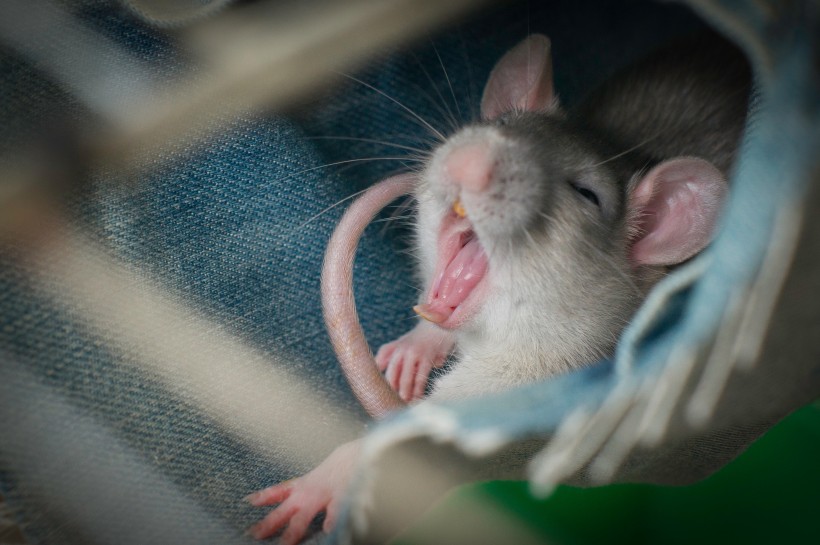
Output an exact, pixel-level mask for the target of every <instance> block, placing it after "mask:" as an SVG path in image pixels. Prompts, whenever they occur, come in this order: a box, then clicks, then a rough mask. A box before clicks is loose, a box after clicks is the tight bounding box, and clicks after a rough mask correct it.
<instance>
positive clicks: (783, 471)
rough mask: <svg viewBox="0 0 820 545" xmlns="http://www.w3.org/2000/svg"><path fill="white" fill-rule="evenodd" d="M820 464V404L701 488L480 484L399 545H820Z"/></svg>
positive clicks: (461, 492)
mask: <svg viewBox="0 0 820 545" xmlns="http://www.w3.org/2000/svg"><path fill="white" fill-rule="evenodd" d="M819 461H820V402H819V403H814V404H812V405H809V406H807V407H804V408H803V409H801V410H799V411H797V412H795V413H793V414H792V415H790V416H789V417H787V418H786V419H784V420H783V421H782V422H780V423H779V424H778V425H777V426H775V427H774V428H773V429H771V430H770V431H769V432H768V433H767V434H766V435H765V436H763V437H762V438H761V439H759V440H758V441H757V442H755V443H754V444H753V445H751V447H749V449H748V450H747V451H746V452H745V453H743V454H742V455H741V456H739V457H738V458H737V459H736V460H734V461H733V462H732V463H730V464H728V465H727V466H726V467H724V468H723V469H721V470H720V471H718V472H717V473H715V474H714V475H712V476H711V477H709V478H707V479H705V480H703V481H701V482H699V483H696V484H694V485H690V486H684V487H670V486H655V485H637V484H621V485H609V486H603V487H597V488H586V489H582V488H573V487H568V486H562V487H560V488H559V489H558V490H556V492H555V493H554V494H553V495H552V496H551V497H550V498H548V499H546V500H537V499H535V498H533V497H532V496H531V495H530V494H529V491H528V487H527V483H526V482H517V481H516V482H512V481H492V482H488V483H480V484H473V485H468V486H463V487H460V488H458V489H457V490H455V491H454V492H453V493H451V494H450V495H449V496H448V497H447V498H446V499H445V500H443V502H442V503H441V504H439V505H437V506H436V508H435V509H433V510H432V511H431V512H430V513H429V514H428V515H427V516H426V517H425V518H424V519H423V520H422V521H420V522H419V524H418V525H416V526H415V527H414V528H412V529H411V530H409V531H408V532H406V533H405V534H404V535H402V536H401V537H400V538H398V539H396V540H394V542H393V543H394V545H421V544H429V543H471V544H472V543H500V544H504V543H512V544H516V545H518V544H519V543H551V544H561V545H574V544H597V543H606V544H607V545H614V544H620V543H625V544H630V545H633V544H643V543H646V544H678V543H680V544H687V545H688V544H693V543H696V544H699V545H700V544H707V543H719V544H733V543H743V544H744V545H749V544H756V543H760V544H763V543H765V544H780V543H784V544H789V545H794V544H802V543H806V544H820V467H819V466H818V462H819Z"/></svg>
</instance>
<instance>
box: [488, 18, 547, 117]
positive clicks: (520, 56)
mask: <svg viewBox="0 0 820 545" xmlns="http://www.w3.org/2000/svg"><path fill="white" fill-rule="evenodd" d="M554 98H555V96H554V93H553V87H552V61H551V59H550V40H549V38H547V37H546V36H544V35H543V34H533V35H532V36H529V37H528V38H526V39H525V40H524V41H522V42H521V43H519V44H518V45H516V46H515V47H514V48H512V49H511V50H509V51H508V52H507V53H506V54H505V55H504V56H503V57H501V60H499V61H498V63H497V64H496V65H495V68H493V71H492V72H491V73H490V78H489V80H488V81H487V85H486V86H485V87H484V95H483V96H482V97H481V116H482V117H483V118H484V119H495V118H496V117H498V116H500V115H501V114H503V113H505V112H509V111H512V110H523V111H535V110H547V109H549V108H551V107H553V106H554Z"/></svg>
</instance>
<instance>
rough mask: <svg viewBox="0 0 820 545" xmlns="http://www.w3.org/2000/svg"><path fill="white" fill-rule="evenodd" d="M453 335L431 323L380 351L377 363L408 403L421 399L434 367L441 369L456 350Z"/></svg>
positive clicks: (422, 324)
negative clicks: (454, 349)
mask: <svg viewBox="0 0 820 545" xmlns="http://www.w3.org/2000/svg"><path fill="white" fill-rule="evenodd" d="M454 344H455V339H454V337H453V334H452V333H450V332H449V331H445V330H443V329H441V328H439V327H436V326H434V325H432V324H430V323H428V322H419V324H418V325H417V326H416V327H415V328H413V330H412V331H410V332H409V333H406V334H404V335H402V336H401V337H399V338H398V339H396V340H395V341H393V342H391V343H387V344H385V345H383V346H382V347H381V348H379V351H378V352H377V353H376V363H377V364H378V366H379V369H380V370H382V371H384V372H385V378H387V382H389V383H390V386H391V387H392V388H393V389H394V390H396V392H398V394H399V396H400V397H401V398H402V399H403V400H404V401H406V402H410V401H414V400H417V399H421V397H423V396H424V390H425V388H426V387H427V379H428V378H429V376H430V371H432V369H433V367H441V366H442V365H444V361H445V360H446V359H447V356H448V355H449V354H450V352H451V351H452V350H453V345H454Z"/></svg>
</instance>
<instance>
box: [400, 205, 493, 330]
mask: <svg viewBox="0 0 820 545" xmlns="http://www.w3.org/2000/svg"><path fill="white" fill-rule="evenodd" d="M486 273H487V254H486V253H485V252H484V247H483V246H482V245H481V243H480V242H479V240H478V237H476V235H475V232H474V231H473V226H472V224H471V223H470V221H469V220H468V219H467V218H466V217H459V215H458V214H456V213H454V212H450V213H448V214H447V215H446V216H445V218H444V219H443V220H442V223H441V229H440V230H439V237H438V261H437V262H436V268H435V272H434V275H433V283H432V285H431V286H430V291H429V292H428V293H427V297H426V298H425V302H424V303H422V304H420V305H417V306H416V307H415V308H414V310H415V311H416V312H417V313H418V314H419V315H420V316H421V317H422V318H425V319H426V320H429V321H431V322H433V323H435V324H438V325H439V326H441V327H443V328H446V329H454V328H456V327H458V326H460V325H461V324H463V323H464V322H465V321H466V320H467V319H468V318H470V317H471V316H472V315H473V314H474V313H475V312H476V311H477V310H478V306H479V304H480V302H481V299H482V297H481V292H482V291H483V290H482V285H483V283H482V280H483V279H484V277H485V276H486Z"/></svg>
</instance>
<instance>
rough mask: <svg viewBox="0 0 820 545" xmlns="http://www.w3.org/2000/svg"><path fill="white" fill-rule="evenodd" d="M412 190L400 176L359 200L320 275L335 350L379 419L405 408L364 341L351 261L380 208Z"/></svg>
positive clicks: (333, 240)
mask: <svg viewBox="0 0 820 545" xmlns="http://www.w3.org/2000/svg"><path fill="white" fill-rule="evenodd" d="M413 187H414V180H413V176H412V175H411V174H400V175H398V176H393V177H391V178H388V179H386V180H383V181H381V182H379V183H378V184H376V185H374V186H373V187H371V188H370V189H368V190H367V191H365V193H364V194H363V195H362V196H361V197H359V198H358V199H356V201H355V202H354V203H353V204H352V205H351V207H350V208H349V209H348V210H347V212H345V214H344V216H343V217H342V220H341V221H340V222H339V225H338V226H337V227H336V230H335V231H334V232H333V236H332V237H331V238H330V242H329V243H328V246H327V250H326V251H325V263H324V267H323V269H322V307H323V310H324V316H325V324H327V331H328V333H329V334H330V340H331V342H332V343H333V349H334V350H335V351H336V356H338V358H339V362H340V363H341V365H342V371H343V372H344V374H345V377H347V381H348V382H349V383H350V387H351V388H352V389H353V393H354V394H355V395H356V398H357V399H358V400H359V402H360V403H361V404H362V406H363V407H364V408H365V410H366V411H367V412H368V413H369V414H370V416H372V417H373V418H376V419H381V418H383V417H384V416H385V415H386V414H387V413H389V412H391V411H394V410H396V409H401V408H404V407H405V406H406V404H405V403H404V402H403V401H402V400H401V398H400V397H399V395H398V394H397V393H396V392H395V391H394V390H393V389H392V388H391V387H390V385H389V384H388V383H387V381H386V380H385V379H384V377H383V376H382V374H381V372H380V371H379V369H378V368H377V367H376V361H375V360H374V359H373V354H371V352H370V347H369V346H368V344H367V341H366V340H365V338H364V331H363V330H362V326H361V324H359V317H358V315H357V314H356V302H355V301H354V298H353V260H354V258H355V256H356V247H357V246H358V244H359V238H361V236H362V233H363V232H364V229H365V227H367V225H368V224H369V223H370V222H371V221H372V220H373V218H374V217H375V216H376V214H378V213H379V211H381V209H382V208H384V207H385V206H387V204H389V203H390V202H391V201H393V200H395V199H396V198H397V197H400V196H402V195H406V194H408V193H410V192H411V191H412V190H413Z"/></svg>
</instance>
